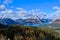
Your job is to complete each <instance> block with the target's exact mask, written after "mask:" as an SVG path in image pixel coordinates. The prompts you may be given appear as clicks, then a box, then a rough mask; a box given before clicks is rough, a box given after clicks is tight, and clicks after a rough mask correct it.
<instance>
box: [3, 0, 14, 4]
mask: <svg viewBox="0 0 60 40" xmlns="http://www.w3.org/2000/svg"><path fill="white" fill-rule="evenodd" d="M12 1H13V0H4V1H3V4H9V3H12Z"/></svg>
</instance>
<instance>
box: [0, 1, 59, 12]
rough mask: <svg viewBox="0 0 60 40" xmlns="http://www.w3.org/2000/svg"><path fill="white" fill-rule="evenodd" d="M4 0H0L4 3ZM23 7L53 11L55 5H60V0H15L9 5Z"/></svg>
mask: <svg viewBox="0 0 60 40" xmlns="http://www.w3.org/2000/svg"><path fill="white" fill-rule="evenodd" d="M2 1H4V0H0V3H2ZM10 5H12V6H14V7H21V8H24V9H27V10H31V9H40V10H41V11H43V12H46V13H51V12H52V11H54V10H53V7H54V6H60V1H59V0H13V2H12V3H11V4H9V6H10Z"/></svg>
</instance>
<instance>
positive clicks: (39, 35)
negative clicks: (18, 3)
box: [0, 26, 60, 40]
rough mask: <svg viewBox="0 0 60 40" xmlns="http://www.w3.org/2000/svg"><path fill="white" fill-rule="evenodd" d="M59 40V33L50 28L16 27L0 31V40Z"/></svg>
mask: <svg viewBox="0 0 60 40" xmlns="http://www.w3.org/2000/svg"><path fill="white" fill-rule="evenodd" d="M2 39H4V40H7V39H8V40H9V39H10V40H60V33H58V32H56V30H53V29H50V28H37V27H26V26H16V27H14V28H8V29H6V28H5V29H1V30H0V40H2Z"/></svg>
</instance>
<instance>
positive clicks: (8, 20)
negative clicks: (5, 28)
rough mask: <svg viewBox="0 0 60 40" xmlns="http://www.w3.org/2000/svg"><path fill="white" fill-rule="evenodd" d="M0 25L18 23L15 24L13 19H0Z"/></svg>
mask: <svg viewBox="0 0 60 40" xmlns="http://www.w3.org/2000/svg"><path fill="white" fill-rule="evenodd" d="M0 23H2V24H5V25H9V24H18V22H15V21H14V20H13V19H10V18H3V19H2V18H0Z"/></svg>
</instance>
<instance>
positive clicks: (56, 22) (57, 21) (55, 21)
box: [52, 19, 60, 24]
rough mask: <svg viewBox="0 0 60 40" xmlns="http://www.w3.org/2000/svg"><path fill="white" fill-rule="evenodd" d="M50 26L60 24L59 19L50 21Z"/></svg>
mask: <svg viewBox="0 0 60 40" xmlns="http://www.w3.org/2000/svg"><path fill="white" fill-rule="evenodd" d="M52 24H60V19H56V20H54V21H52Z"/></svg>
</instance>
